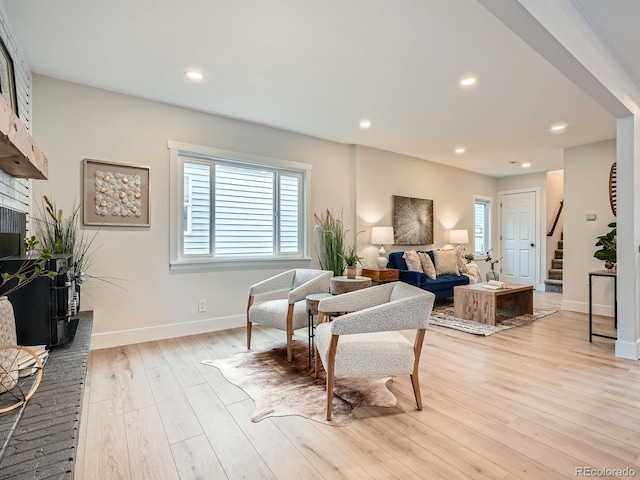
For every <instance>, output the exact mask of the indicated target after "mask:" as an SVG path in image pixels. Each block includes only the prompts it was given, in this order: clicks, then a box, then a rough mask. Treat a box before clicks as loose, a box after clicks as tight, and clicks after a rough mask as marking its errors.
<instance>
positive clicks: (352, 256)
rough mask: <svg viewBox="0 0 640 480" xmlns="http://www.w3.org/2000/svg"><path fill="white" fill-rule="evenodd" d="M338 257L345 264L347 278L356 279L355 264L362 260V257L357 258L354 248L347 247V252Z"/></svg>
mask: <svg viewBox="0 0 640 480" xmlns="http://www.w3.org/2000/svg"><path fill="white" fill-rule="evenodd" d="M340 256H341V257H342V259H343V260H344V262H345V263H346V264H347V268H346V271H347V278H356V268H357V264H358V263H359V262H360V260H362V257H359V256H358V254H357V253H356V247H349V248H348V249H347V251H346V252H345V253H344V254H343V255H340Z"/></svg>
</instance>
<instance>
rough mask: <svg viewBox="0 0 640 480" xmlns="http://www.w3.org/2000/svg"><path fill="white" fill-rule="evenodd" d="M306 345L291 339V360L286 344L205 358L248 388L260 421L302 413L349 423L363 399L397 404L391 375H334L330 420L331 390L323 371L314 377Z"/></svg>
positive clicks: (255, 416) (368, 402)
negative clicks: (330, 416)
mask: <svg viewBox="0 0 640 480" xmlns="http://www.w3.org/2000/svg"><path fill="white" fill-rule="evenodd" d="M308 353H309V349H308V345H307V344H306V343H305V342H295V341H294V344H293V362H291V363H289V362H287V349H286V347H282V348H275V349H273V350H269V351H265V352H254V351H248V352H246V353H238V354H236V355H233V356H232V357H231V358H225V359H216V360H202V363H204V364H205V365H211V366H213V367H216V368H218V369H219V370H220V371H221V372H222V375H224V377H225V378H226V379H227V380H228V381H230V382H231V383H233V384H234V385H236V386H238V387H240V388H241V389H242V390H244V391H245V392H246V393H247V395H249V396H250V397H251V398H252V399H253V401H254V402H255V404H256V409H255V412H254V414H253V416H252V417H251V421H252V422H259V421H260V420H262V419H264V418H267V417H280V416H285V415H301V416H303V417H306V418H309V419H311V420H315V421H317V422H322V423H327V424H331V425H341V426H342V425H348V424H349V423H351V421H352V419H353V418H352V411H353V409H354V408H356V407H359V406H362V405H373V406H379V407H393V406H395V405H396V402H397V400H396V397H395V396H394V395H393V393H391V392H390V391H389V390H388V389H387V387H386V383H387V381H389V380H390V378H391V377H389V376H385V377H380V376H361V377H355V376H352V377H336V381H335V390H334V397H333V410H332V420H331V421H330V422H328V421H327V413H326V412H327V394H326V390H325V376H324V371H323V370H322V369H320V370H321V371H322V373H321V375H320V376H319V377H318V378H316V377H314V376H313V369H311V370H310V369H309V368H308V359H309V357H308Z"/></svg>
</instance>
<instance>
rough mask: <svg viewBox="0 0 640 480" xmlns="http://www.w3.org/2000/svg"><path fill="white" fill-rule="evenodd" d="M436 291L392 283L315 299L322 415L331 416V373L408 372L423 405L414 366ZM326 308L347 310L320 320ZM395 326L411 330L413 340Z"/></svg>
mask: <svg viewBox="0 0 640 480" xmlns="http://www.w3.org/2000/svg"><path fill="white" fill-rule="evenodd" d="M434 300H435V295H434V294H433V293H431V292H426V291H425V290H422V289H420V288H417V287H414V286H412V285H409V284H406V283H402V282H393V283H387V284H384V285H380V286H377V287H371V288H366V289H364V290H358V291H355V292H351V293H346V294H344V295H338V296H336V297H332V298H326V299H323V300H321V301H320V303H319V305H318V312H319V313H318V326H317V327H316V332H315V345H316V351H315V356H316V367H315V368H316V374H317V369H318V362H319V360H321V361H322V365H323V366H324V368H325V371H326V373H327V420H331V408H332V403H333V387H334V379H335V376H336V375H410V376H411V383H412V385H413V393H414V395H415V397H416V404H417V407H418V410H422V398H421V395H420V383H419V381H418V366H419V362H420V353H421V352H422V343H423V341H424V335H425V329H426V328H427V324H428V323H429V316H430V315H431V310H432V308H433V302H434ZM328 312H352V313H348V314H346V315H342V316H340V317H337V318H335V319H334V320H333V321H332V322H325V319H326V318H327V316H326V314H327V313H328ZM398 330H415V331H416V335H415V339H414V341H413V342H411V340H409V339H408V338H407V337H405V336H404V335H403V334H401V333H400V332H398Z"/></svg>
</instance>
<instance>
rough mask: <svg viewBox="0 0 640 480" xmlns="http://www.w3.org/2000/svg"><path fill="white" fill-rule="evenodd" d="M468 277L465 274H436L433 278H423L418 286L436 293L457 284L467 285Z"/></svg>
mask: <svg viewBox="0 0 640 480" xmlns="http://www.w3.org/2000/svg"><path fill="white" fill-rule="evenodd" d="M468 284H469V277H467V276H466V275H438V276H437V277H436V279H435V280H433V279H431V278H428V277H427V278H425V279H423V282H422V285H420V288H423V289H425V290H429V291H430V292H433V293H436V292H440V291H443V290H450V289H453V287H456V286H458V285H468Z"/></svg>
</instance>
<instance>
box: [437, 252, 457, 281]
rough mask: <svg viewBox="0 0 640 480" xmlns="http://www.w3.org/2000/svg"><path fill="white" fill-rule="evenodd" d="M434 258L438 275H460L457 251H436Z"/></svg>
mask: <svg viewBox="0 0 640 480" xmlns="http://www.w3.org/2000/svg"><path fill="white" fill-rule="evenodd" d="M433 258H434V259H435V264H436V275H447V274H448V275H460V270H458V259H457V253H456V251H455V250H434V251H433Z"/></svg>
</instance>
